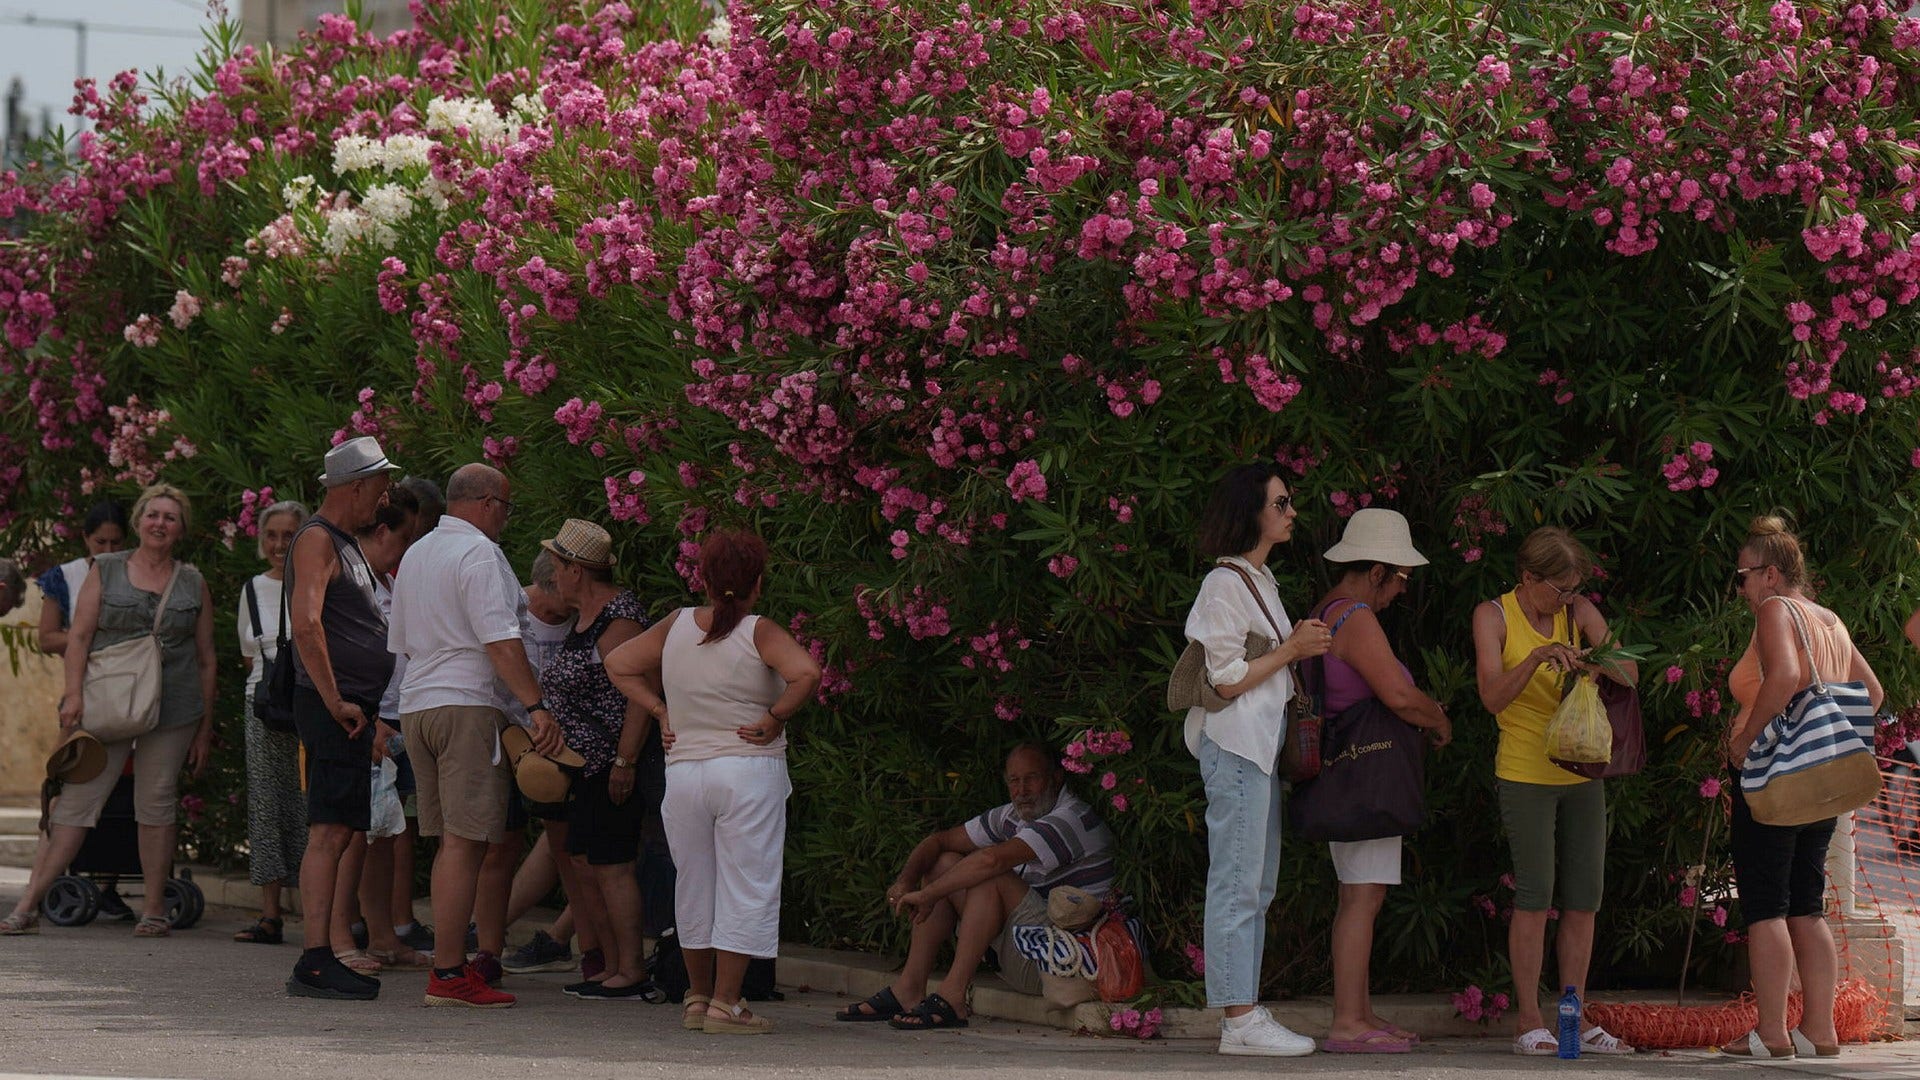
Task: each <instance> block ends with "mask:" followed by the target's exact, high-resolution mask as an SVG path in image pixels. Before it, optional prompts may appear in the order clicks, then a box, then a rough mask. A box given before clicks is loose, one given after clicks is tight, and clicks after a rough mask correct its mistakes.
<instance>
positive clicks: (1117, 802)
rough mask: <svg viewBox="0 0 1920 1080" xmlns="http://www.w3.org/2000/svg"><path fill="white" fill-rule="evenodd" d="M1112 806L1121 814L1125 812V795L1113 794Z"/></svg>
mask: <svg viewBox="0 0 1920 1080" xmlns="http://www.w3.org/2000/svg"><path fill="white" fill-rule="evenodd" d="M1113 808H1114V809H1115V810H1117V811H1119V812H1121V813H1123V814H1124V813H1126V811H1127V797H1126V796H1125V795H1115V796H1114V797H1113Z"/></svg>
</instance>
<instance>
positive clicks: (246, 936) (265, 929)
mask: <svg viewBox="0 0 1920 1080" xmlns="http://www.w3.org/2000/svg"><path fill="white" fill-rule="evenodd" d="M285 926H286V924H285V922H283V921H282V920H280V919H269V918H267V917H266V916H265V915H262V916H260V921H259V922H256V923H254V924H253V925H252V926H249V927H247V928H246V929H245V930H241V931H239V932H238V933H236V934H234V935H233V940H235V941H240V942H246V943H247V944H250V945H278V944H281V943H282V942H284V941H286V937H285V935H283V934H282V933H281V931H282V929H284V927H285Z"/></svg>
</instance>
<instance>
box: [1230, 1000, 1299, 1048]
mask: <svg viewBox="0 0 1920 1080" xmlns="http://www.w3.org/2000/svg"><path fill="white" fill-rule="evenodd" d="M1251 1015H1252V1017H1253V1019H1252V1020H1251V1021H1249V1022H1248V1023H1246V1024H1243V1025H1232V1024H1229V1023H1228V1022H1227V1021H1225V1020H1222V1021H1221V1022H1220V1052H1221V1053H1222V1054H1233V1055H1238V1056H1243V1057H1306V1056H1307V1055H1308V1054H1311V1053H1313V1051H1314V1049H1315V1045H1314V1041H1313V1040H1312V1039H1309V1038H1307V1037H1306V1036H1305V1035H1301V1034H1298V1033H1296V1032H1294V1031H1291V1030H1289V1029H1288V1028H1287V1026H1286V1025H1285V1024H1282V1023H1281V1022H1280V1021H1278V1020H1275V1019H1274V1018H1273V1014H1272V1013H1269V1012H1268V1011H1267V1010H1265V1009H1255V1010H1254V1011H1253V1013H1252V1014H1251Z"/></svg>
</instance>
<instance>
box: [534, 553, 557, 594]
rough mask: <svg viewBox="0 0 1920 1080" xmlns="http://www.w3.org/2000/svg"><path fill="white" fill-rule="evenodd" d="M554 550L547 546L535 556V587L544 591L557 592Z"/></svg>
mask: <svg viewBox="0 0 1920 1080" xmlns="http://www.w3.org/2000/svg"><path fill="white" fill-rule="evenodd" d="M553 570H554V564H553V552H551V551H548V550H547V549H546V548H541V549H540V554H538V555H535V556H534V557H533V587H534V588H536V589H539V590H540V591H541V592H543V593H552V592H557V591H558V590H557V589H555V588H554V584H553Z"/></svg>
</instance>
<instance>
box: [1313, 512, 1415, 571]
mask: <svg viewBox="0 0 1920 1080" xmlns="http://www.w3.org/2000/svg"><path fill="white" fill-rule="evenodd" d="M1325 558H1326V560H1327V561H1328V562H1336V563H1353V562H1380V563H1386V564H1388V565H1390V566H1425V565H1427V557H1426V556H1425V555H1422V554H1420V552H1419V551H1418V550H1417V549H1416V548H1415V547H1414V546H1413V531H1412V530H1411V529H1409V528H1408V527H1407V519H1406V518H1404V517H1401V516H1400V513H1399V512H1398V511H1395V510H1383V509H1380V508H1379V507H1368V508H1367V509H1365V510H1356V511H1354V514H1353V516H1352V517H1350V518H1348V519H1347V528H1346V531H1345V532H1343V533H1341V534H1340V542H1339V543H1337V544H1335V545H1333V546H1332V547H1330V548H1328V549H1327V553H1326V556H1325Z"/></svg>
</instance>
